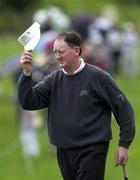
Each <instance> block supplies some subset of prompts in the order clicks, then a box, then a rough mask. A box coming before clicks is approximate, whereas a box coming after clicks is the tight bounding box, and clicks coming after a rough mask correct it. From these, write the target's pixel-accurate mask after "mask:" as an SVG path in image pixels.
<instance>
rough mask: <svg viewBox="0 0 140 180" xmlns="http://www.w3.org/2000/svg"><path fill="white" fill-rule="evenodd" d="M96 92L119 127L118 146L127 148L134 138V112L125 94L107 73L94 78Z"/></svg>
mask: <svg viewBox="0 0 140 180" xmlns="http://www.w3.org/2000/svg"><path fill="white" fill-rule="evenodd" d="M96 83H97V87H96V88H97V89H96V92H97V94H98V95H99V98H100V99H101V101H102V102H103V104H104V105H105V107H106V108H109V109H111V111H112V112H113V114H114V117H115V119H116V121H117V123H118V125H119V127H120V134H119V136H120V139H119V146H122V147H126V148H129V146H130V144H131V142H132V141H133V139H134V136H135V118H134V110H133V107H132V105H131V104H130V102H129V100H128V99H127V97H126V96H125V94H124V93H123V92H122V91H121V90H120V88H119V87H118V86H117V84H116V83H115V82H114V80H113V79H112V78H111V76H110V75H109V74H108V73H103V72H102V73H100V74H98V76H97V77H96Z"/></svg>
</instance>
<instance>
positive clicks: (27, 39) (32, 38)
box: [18, 22, 40, 50]
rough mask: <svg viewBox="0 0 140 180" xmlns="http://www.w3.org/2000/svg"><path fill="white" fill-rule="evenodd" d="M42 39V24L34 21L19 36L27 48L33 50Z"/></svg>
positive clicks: (19, 39)
mask: <svg viewBox="0 0 140 180" xmlns="http://www.w3.org/2000/svg"><path fill="white" fill-rule="evenodd" d="M39 39H40V24H39V23H37V22H34V23H33V24H32V25H31V26H30V27H29V28H28V29H27V30H26V31H25V32H24V33H23V34H22V35H21V36H20V37H19V38H18V41H19V42H20V43H21V44H22V45H23V46H24V49H25V50H33V49H34V48H35V47H36V45H37V43H38V42H39Z"/></svg>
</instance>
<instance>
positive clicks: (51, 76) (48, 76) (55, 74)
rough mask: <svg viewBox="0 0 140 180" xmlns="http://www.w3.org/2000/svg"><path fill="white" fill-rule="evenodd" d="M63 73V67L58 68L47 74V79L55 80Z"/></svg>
mask: <svg viewBox="0 0 140 180" xmlns="http://www.w3.org/2000/svg"><path fill="white" fill-rule="evenodd" d="M61 74H62V70H61V69H57V70H55V71H53V72H51V73H50V74H49V75H47V76H45V79H51V80H53V79H55V78H58V77H60V76H61Z"/></svg>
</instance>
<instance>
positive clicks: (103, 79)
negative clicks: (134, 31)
mask: <svg viewBox="0 0 140 180" xmlns="http://www.w3.org/2000/svg"><path fill="white" fill-rule="evenodd" d="M18 98H19V103H20V104H21V106H22V107H23V108H24V109H26V110H37V109H41V108H46V107H48V118H47V128H48V134H49V138H50V141H51V143H52V144H54V145H56V146H57V147H61V148H71V147H77V146H83V145H89V144H93V143H100V142H106V141H109V140H110V139H111V138H112V132H111V112H113V114H114V116H115V119H116V121H117V122H118V125H119V127H120V139H119V145H120V146H123V147H126V148H128V147H129V145H130V144H131V142H132V140H133V138H134V135H135V122H134V112H133V108H132V105H131V104H130V102H129V101H128V99H127V98H126V96H125V95H124V94H123V92H122V91H121V90H120V89H119V87H118V86H117V85H116V83H115V82H114V81H113V79H112V78H111V76H110V75H109V74H108V73H106V72H104V71H102V70H100V69H98V68H96V67H95V66H92V65H88V64H86V65H85V67H84V68H83V70H82V71H80V72H79V73H77V74H75V75H66V74H64V73H63V71H62V70H57V71H56V72H53V73H52V74H50V75H48V76H46V77H45V78H44V79H43V80H42V81H40V82H39V83H38V84H36V85H35V86H33V82H32V77H31V76H30V77H27V76H25V75H23V74H22V75H21V77H20V79H19V81H18Z"/></svg>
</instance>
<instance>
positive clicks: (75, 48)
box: [74, 46, 80, 56]
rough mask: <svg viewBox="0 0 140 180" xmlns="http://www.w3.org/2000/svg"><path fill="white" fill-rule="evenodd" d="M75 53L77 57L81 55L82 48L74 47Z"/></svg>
mask: <svg viewBox="0 0 140 180" xmlns="http://www.w3.org/2000/svg"><path fill="white" fill-rule="evenodd" d="M74 51H75V55H78V56H79V54H80V47H79V46H75V47H74Z"/></svg>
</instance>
